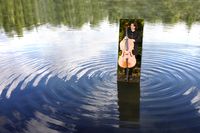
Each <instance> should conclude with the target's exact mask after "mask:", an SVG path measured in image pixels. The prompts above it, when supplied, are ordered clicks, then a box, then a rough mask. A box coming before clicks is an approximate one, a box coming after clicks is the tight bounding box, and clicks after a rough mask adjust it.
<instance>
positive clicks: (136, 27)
mask: <svg viewBox="0 0 200 133" xmlns="http://www.w3.org/2000/svg"><path fill="white" fill-rule="evenodd" d="M131 24H133V25H134V26H135V30H137V29H138V24H137V22H135V21H134V22H130V23H129V26H131Z"/></svg>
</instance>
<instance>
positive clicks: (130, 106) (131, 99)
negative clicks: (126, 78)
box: [117, 81, 140, 128]
mask: <svg viewBox="0 0 200 133" xmlns="http://www.w3.org/2000/svg"><path fill="white" fill-rule="evenodd" d="M117 89H118V106H119V109H118V110H119V119H120V124H119V126H120V127H121V128H123V127H124V128H129V127H131V128H139V122H140V117H139V116H140V83H139V82H134V83H128V82H120V81H118V82H117Z"/></svg>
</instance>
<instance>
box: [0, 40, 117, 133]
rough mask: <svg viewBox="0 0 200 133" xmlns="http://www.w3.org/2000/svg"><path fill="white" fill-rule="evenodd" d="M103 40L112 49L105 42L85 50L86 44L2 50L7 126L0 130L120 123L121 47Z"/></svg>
mask: <svg viewBox="0 0 200 133" xmlns="http://www.w3.org/2000/svg"><path fill="white" fill-rule="evenodd" d="M101 45H102V44H101ZM103 45H104V46H106V45H107V48H108V49H107V50H104V51H103V50H101V49H102V48H101V47H102V46H101V47H100V49H98V47H97V49H96V51H95V50H93V51H92V52H93V53H87V54H85V53H86V52H84V51H83V50H84V49H75V50H74V51H70V50H67V46H68V45H55V46H54V47H48V46H45V45H44V46H42V45H40V46H36V47H34V46H24V47H23V48H22V49H20V50H19V51H13V53H12V54H11V53H9V52H5V51H2V53H1V54H3V56H2V57H3V58H1V59H0V61H1V64H0V69H1V70H0V71H1V72H2V75H3V76H0V81H1V83H0V94H1V104H0V108H2V109H3V110H1V115H2V116H6V118H5V119H6V120H5V123H4V126H5V127H6V128H2V129H1V130H2V131H3V130H5V131H7V132H10V131H19V132H34V131H35V132H42V131H44V130H45V131H48V132H60V131H61V132H67V131H68V132H76V131H79V130H81V129H82V128H85V127H88V126H91V127H98V126H100V127H102V126H105V127H113V128H116V127H118V117H119V115H118V105H117V89H116V65H117V64H116V59H117V52H114V51H115V50H116V48H117V47H115V45H114V43H107V44H103ZM65 47H66V48H65ZM112 48H114V49H112ZM44 49H45V51H44ZM63 49H65V50H63ZM85 50H87V49H85ZM44 52H45V53H44ZM74 52H76V53H77V54H75V55H74V54H73V56H72V55H71V53H74ZM81 52H83V53H81ZM108 53H109V56H108ZM15 121H17V125H16V124H15V123H14V122H15ZM10 125H12V126H11V127H10ZM7 126H8V127H7ZM21 127H25V129H23V128H21ZM86 129H87V128H86Z"/></svg>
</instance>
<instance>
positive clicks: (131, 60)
mask: <svg viewBox="0 0 200 133" xmlns="http://www.w3.org/2000/svg"><path fill="white" fill-rule="evenodd" d="M133 49H134V43H133V39H129V38H128V37H127V36H125V37H124V39H123V40H122V41H121V42H120V50H121V51H122V54H121V56H120V57H119V60H118V64H119V66H120V67H122V68H132V67H134V66H135V65H136V59H135V55H133V53H132V50H133Z"/></svg>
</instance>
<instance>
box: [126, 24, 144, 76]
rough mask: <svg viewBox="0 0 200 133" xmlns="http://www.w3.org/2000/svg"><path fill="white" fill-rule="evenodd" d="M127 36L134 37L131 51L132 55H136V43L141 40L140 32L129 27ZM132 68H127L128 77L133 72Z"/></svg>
mask: <svg viewBox="0 0 200 133" xmlns="http://www.w3.org/2000/svg"><path fill="white" fill-rule="evenodd" d="M128 38H130V39H135V42H134V50H133V51H132V53H133V55H135V57H137V55H138V44H139V43H140V42H141V37H140V33H139V31H134V32H132V31H131V29H130V28H128ZM133 68H134V67H132V68H129V73H128V75H129V77H130V76H132V73H133ZM126 71H127V69H125V74H126Z"/></svg>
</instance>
